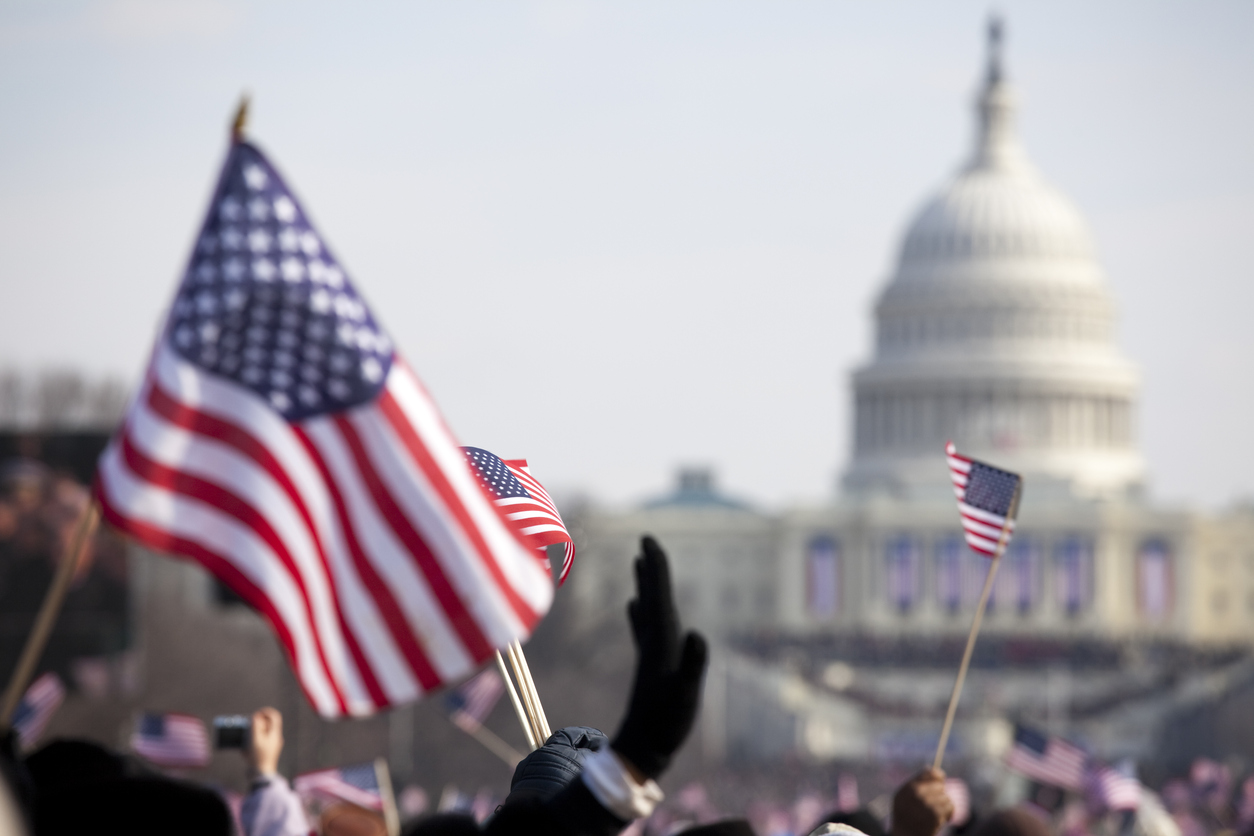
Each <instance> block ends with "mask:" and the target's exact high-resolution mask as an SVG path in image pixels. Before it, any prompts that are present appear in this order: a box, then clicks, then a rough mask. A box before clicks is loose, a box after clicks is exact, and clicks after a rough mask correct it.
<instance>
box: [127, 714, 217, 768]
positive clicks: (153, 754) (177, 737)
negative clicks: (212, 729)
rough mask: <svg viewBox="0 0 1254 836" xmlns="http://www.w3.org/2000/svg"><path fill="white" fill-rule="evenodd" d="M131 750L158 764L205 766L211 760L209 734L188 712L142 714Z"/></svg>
mask: <svg viewBox="0 0 1254 836" xmlns="http://www.w3.org/2000/svg"><path fill="white" fill-rule="evenodd" d="M131 749H133V750H134V751H135V754H137V755H142V756H143V757H145V758H147V759H148V760H150V761H152V762H153V763H155V764H157V766H169V767H176V768H177V767H184V768H186V767H201V766H205V765H206V764H208V763H209V756H210V752H209V733H208V732H207V731H206V730H205V724H204V723H202V722H201V721H200V718H198V717H192V716H190V715H188V714H151V713H149V714H142V715H140V718H139V722H138V723H137V724H136V725H135V731H134V733H133V734H132V735H131Z"/></svg>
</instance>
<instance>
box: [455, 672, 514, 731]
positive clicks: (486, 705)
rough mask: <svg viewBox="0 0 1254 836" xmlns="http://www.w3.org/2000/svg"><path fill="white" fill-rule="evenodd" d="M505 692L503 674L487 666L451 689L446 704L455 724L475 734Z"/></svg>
mask: <svg viewBox="0 0 1254 836" xmlns="http://www.w3.org/2000/svg"><path fill="white" fill-rule="evenodd" d="M503 693H505V683H504V682H502V681H501V675H500V674H499V673H497V672H496V671H494V670H493V669H492V668H485V669H484V670H483V672H481V673H479V674H477V675H475V676H473V677H471V678H470V679H468V680H466V681H465V682H463V683H462V684H461V685H459V686H457V687H456V688H454V689H453V690H452V691H449V692H448V694H447V695H445V697H444V705H445V707H446V708H447V709H448V713H449V719H450V720H452V721H453V723H454V725H456V726H457V727H458V728H460V729H461V730H462V731H465V732H467V733H469V734H474V733H475V732H476V731H478V730H479V728H480V727H482V726H483V721H484V720H486V719H487V718H488V715H489V714H491V713H492V708H493V707H494V706H495V705H496V701H497V700H499V699H500V698H501V694H503Z"/></svg>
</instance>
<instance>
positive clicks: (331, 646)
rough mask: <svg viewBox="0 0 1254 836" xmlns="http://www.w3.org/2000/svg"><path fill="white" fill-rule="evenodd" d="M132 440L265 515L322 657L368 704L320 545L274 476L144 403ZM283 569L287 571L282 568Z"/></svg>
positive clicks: (354, 696) (134, 417)
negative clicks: (298, 585) (304, 602)
mask: <svg viewBox="0 0 1254 836" xmlns="http://www.w3.org/2000/svg"><path fill="white" fill-rule="evenodd" d="M127 436H128V437H129V438H130V440H131V443H132V444H134V445H135V446H136V447H137V448H138V449H140V450H142V451H143V453H144V455H146V456H147V457H148V458H150V459H153V460H154V461H157V462H160V463H161V464H164V465H165V466H167V467H169V468H171V469H173V470H178V471H181V472H183V473H188V474H191V475H193V476H197V477H199V478H201V479H204V480H205V481H207V482H211V483H213V484H215V485H218V486H219V487H221V488H223V489H225V490H227V491H230V492H231V493H232V494H234V495H235V496H237V497H239V498H240V499H242V500H244V501H245V502H246V503H247V504H248V505H250V506H251V507H252V508H255V509H257V510H258V511H260V512H262V513H263V516H264V517H265V520H266V522H267V523H269V524H270V526H271V527H272V528H274V530H275V533H276V534H277V535H278V536H279V538H280V539H281V540H282V541H283V544H284V545H285V546H286V547H287V550H288V553H289V554H290V555H291V556H292V562H293V563H294V564H295V566H296V569H297V572H298V573H299V575H300V580H301V581H302V582H303V584H304V586H305V589H306V591H307V593H308V596H309V604H310V610H311V611H312V613H313V616H314V618H315V619H316V621H317V634H318V636H319V637H320V638H321V640H322V651H323V654H324V655H325V656H326V659H327V663H328V665H329V666H330V668H331V675H332V678H333V679H334V680H335V681H336V682H337V683H338V685H339V691H340V693H341V694H343V695H344V697H345V699H346V700H349V701H351V702H353V703H354V704H356V703H362V702H366V701H368V700H369V695H368V694H367V693H366V690H365V686H364V685H363V684H362V681H361V679H360V677H359V676H358V673H357V668H356V664H355V663H354V661H353V659H352V658H351V657H350V655H349V652H348V648H347V646H346V644H345V642H344V636H343V634H342V633H341V631H340V625H339V623H338V621H337V620H336V618H335V611H336V609H335V606H334V605H333V599H332V596H331V590H330V584H329V581H328V578H327V575H326V572H325V571H324V569H323V566H322V562H321V560H320V559H319V557H318V554H317V547H316V544H315V543H314V541H313V538H312V537H311V536H310V532H309V529H308V527H307V526H306V525H305V521H304V520H303V519H302V518H301V517H300V515H299V513H298V512H297V510H296V508H295V507H294V506H293V505H292V502H291V499H290V498H289V497H288V495H287V493H286V492H285V491H284V490H283V489H282V488H280V487H279V486H278V485H277V484H276V483H275V482H274V480H273V478H272V477H271V476H270V474H269V473H267V472H266V471H265V470H264V469H262V468H259V467H257V466H256V465H255V464H254V463H253V461H252V459H250V458H247V457H245V456H243V455H241V454H240V453H238V452H236V450H235V449H234V448H232V447H229V446H226V445H223V444H220V443H216V442H214V441H213V440H212V439H206V438H198V437H196V436H195V435H193V434H192V433H190V432H188V431H186V430H184V429H182V428H181V427H176V426H174V425H172V424H169V423H167V422H165V421H164V420H163V419H161V418H160V417H159V416H157V415H156V414H154V413H152V412H150V411H149V410H148V409H147V408H146V407H145V406H144V405H143V401H142V399H141V401H140V402H138V403H137V405H136V408H135V409H134V410H132V411H131V414H130V423H128V426H127ZM278 567H279V568H281V569H282V570H283V571H287V570H286V567H283V566H282V564H278Z"/></svg>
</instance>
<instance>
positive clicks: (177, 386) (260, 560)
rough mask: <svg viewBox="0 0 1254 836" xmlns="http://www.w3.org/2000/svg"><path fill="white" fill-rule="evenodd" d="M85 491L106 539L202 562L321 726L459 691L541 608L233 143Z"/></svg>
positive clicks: (480, 508) (459, 461)
mask: <svg viewBox="0 0 1254 836" xmlns="http://www.w3.org/2000/svg"><path fill="white" fill-rule="evenodd" d="M96 491H97V495H98V497H99V499H100V504H101V507H102V510H103V513H104V516H105V519H106V520H108V521H109V522H110V523H111V524H113V525H114V526H115V527H116V528H118V529H120V530H121V531H123V532H124V533H127V534H129V535H130V536H132V537H134V538H135V539H137V540H139V541H140V542H142V543H143V544H144V545H146V546H149V547H151V548H153V549H157V550H160V551H165V552H169V553H172V554H176V555H181V556H184V557H187V558H190V559H192V560H194V561H197V562H199V563H200V564H202V565H203V566H205V567H206V568H207V569H209V571H211V572H212V573H213V574H215V575H216V576H217V577H218V578H219V579H220V580H222V581H223V582H224V583H225V584H226V585H227V586H229V587H230V588H231V589H232V590H233V591H235V592H236V593H237V594H238V595H240V597H242V598H243V599H244V600H245V601H246V602H248V603H249V604H250V605H251V606H252V607H254V608H255V609H256V610H257V611H258V612H260V613H261V614H262V615H263V616H264V617H265V618H266V619H267V620H268V621H269V623H270V625H271V627H272V628H273V629H274V631H275V633H276V635H277V637H278V639H279V641H280V642H281V644H282V645H283V647H284V649H285V651H286V653H287V655H288V657H289V659H290V661H291V663H292V666H293V669H294V670H295V671H296V674H297V676H298V678H299V680H300V683H301V686H302V687H303V689H304V691H305V694H306V695H307V696H308V698H309V700H310V702H311V703H312V704H313V706H314V707H315V708H316V709H317V711H318V712H319V713H320V714H322V715H323V716H324V717H337V716H342V715H345V714H351V715H367V714H371V713H373V712H374V711H376V710H378V709H381V708H384V707H386V706H392V705H398V704H403V703H406V702H410V701H412V700H414V699H416V698H418V697H419V696H421V695H422V694H424V693H426V692H427V691H430V690H431V689H433V688H437V687H439V686H440V685H442V684H443V683H446V682H449V681H454V680H457V679H460V678H461V677H463V676H465V675H466V674H467V673H469V672H470V671H472V670H474V669H475V668H476V667H478V666H479V664H480V663H482V662H483V661H485V660H487V659H488V658H489V657H490V656H491V655H492V653H493V650H494V648H498V647H504V646H506V645H507V644H508V643H509V642H510V641H512V640H515V639H518V638H522V637H525V636H526V635H527V634H528V633H529V632H530V630H531V629H532V628H533V627H534V625H535V624H536V622H537V621H538V620H539V619H540V617H541V616H542V615H543V614H544V613H545V612H546V611H547V610H548V607H549V604H550V602H551V601H552V597H553V583H552V579H551V578H550V577H549V575H548V573H547V572H546V570H545V567H544V565H543V564H542V562H541V561H540V560H539V559H537V556H536V554H535V552H534V551H533V550H532V549H530V548H528V547H527V544H524V543H523V542H522V541H521V540H520V539H519V538H518V536H517V535H516V534H515V533H514V532H513V531H511V530H510V528H509V525H508V523H507V521H506V520H505V519H504V518H503V517H502V515H501V514H500V512H498V510H497V509H496V508H495V507H494V506H493V505H492V503H491V502H489V501H488V498H487V497H486V496H485V495H484V492H483V490H482V489H481V488H480V487H479V485H478V484H477V483H476V481H475V478H474V476H473V475H472V474H471V473H470V471H469V469H468V468H467V467H466V463H465V458H464V456H463V454H462V452H461V450H460V449H459V447H458V445H457V442H456V441H454V439H453V436H452V433H450V431H449V429H448V427H447V426H446V425H445V423H444V420H443V418H442V417H441V416H440V413H439V411H438V409H437V408H436V405H435V403H434V402H433V401H432V400H431V398H430V396H429V395H428V394H427V392H426V391H425V390H424V389H423V386H422V384H421V383H420V382H419V381H418V378H417V377H416V376H415V375H414V373H413V372H412V371H411V370H410V369H409V368H408V367H407V366H406V364H405V363H404V362H403V361H402V360H401V359H400V357H399V356H398V355H397V354H396V353H395V352H394V349H393V345H392V342H391V340H390V339H389V338H388V336H387V334H386V333H385V332H384V331H383V329H382V328H381V327H380V325H379V324H378V322H377V321H376V320H375V318H374V316H373V315H372V314H371V311H370V309H369V308H368V307H367V306H366V303H365V301H364V300H363V298H362V297H361V295H360V294H359V293H358V292H357V290H356V289H355V288H354V286H353V284H352V282H351V281H350V280H349V278H348V276H347V275H346V274H345V272H344V270H343V268H342V267H341V266H340V264H339V262H338V261H337V260H336V259H335V257H334V256H333V255H332V254H331V253H330V252H329V251H328V249H327V247H326V244H325V243H324V242H323V239H322V238H321V236H320V235H319V234H318V232H317V231H316V230H315V229H314V227H313V226H312V224H311V223H310V221H309V219H308V216H307V215H306V213H305V211H304V210H303V209H302V208H301V206H300V205H299V203H298V202H297V201H296V198H295V197H294V196H293V195H292V192H291V191H290V190H289V188H288V187H287V186H286V185H285V183H284V182H283V180H282V179H281V178H280V176H279V174H278V172H277V171H275V169H274V168H273V167H272V166H271V164H270V163H269V162H268V161H267V160H266V159H265V157H264V156H262V154H261V152H260V151H259V150H257V149H256V148H255V147H253V146H252V145H250V144H248V143H247V142H243V141H239V142H236V143H234V144H233V145H232V147H231V150H230V153H229V155H228V156H227V160H226V163H225V165H224V167H223V171H222V175H221V179H220V181H219V183H218V186H217V188H216V190H215V192H214V194H213V198H212V203H211V205H210V207H209V212H208V217H207V218H206V220H205V222H204V225H203V227H202V230H201V233H200V236H199V238H198V240H197V244H196V246H195V250H194V252H193V255H192V257H191V260H190V263H189V266H188V269H187V272H186V274H185V277H184V279H183V281H182V283H181V285H180V286H179V289H178V293H177V295H176V297H175V299H174V303H173V305H172V307H171V310H170V313H169V317H168V320H167V322H166V324H165V326H164V328H163V329H162V332H161V335H160V337H159V338H158V340H157V344H156V347H155V349H154V351H153V354H152V359H151V361H150V365H149V367H148V371H147V374H146V376H145V379H144V382H143V385H142V386H141V387H140V389H139V392H138V393H137V395H136V398H135V400H134V401H133V402H132V404H131V405H130V408H129V410H128V412H127V415H126V418H125V421H124V423H123V426H122V428H121V429H120V430H119V432H118V435H117V436H116V437H115V438H114V439H113V441H112V442H111V443H110V445H109V447H108V448H107V449H106V450H105V452H104V453H103V454H102V456H101V460H100V465H99V468H98V475H97V485H96Z"/></svg>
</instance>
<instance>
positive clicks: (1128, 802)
mask: <svg viewBox="0 0 1254 836" xmlns="http://www.w3.org/2000/svg"><path fill="white" fill-rule="evenodd" d="M1133 772H1134V770H1133V768H1132V765H1131V764H1121V765H1120V766H1118V767H1114V766H1106V765H1096V766H1094V767H1093V768H1092V769H1090V771H1089V774H1088V776H1087V778H1086V780H1085V784H1086V789H1087V790H1088V796H1089V798H1090V799H1092V800H1093V801H1094V802H1096V803H1097V805H1098V806H1100V807H1104V808H1106V809H1107V810H1135V809H1136V808H1137V807H1140V806H1141V782H1140V781H1138V780H1137V779H1136V776H1135V775H1134V774H1133Z"/></svg>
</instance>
